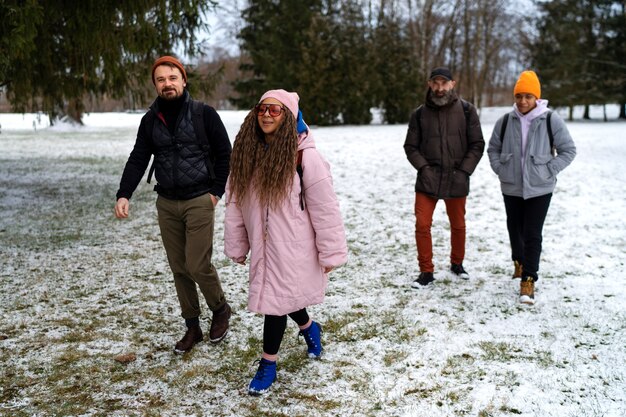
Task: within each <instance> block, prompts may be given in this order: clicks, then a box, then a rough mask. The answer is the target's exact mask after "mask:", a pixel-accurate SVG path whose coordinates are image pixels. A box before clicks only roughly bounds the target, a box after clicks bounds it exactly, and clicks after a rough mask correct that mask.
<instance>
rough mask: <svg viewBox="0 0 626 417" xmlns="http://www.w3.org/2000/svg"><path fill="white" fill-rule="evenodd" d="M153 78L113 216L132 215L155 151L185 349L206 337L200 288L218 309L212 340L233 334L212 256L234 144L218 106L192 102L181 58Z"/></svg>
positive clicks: (179, 346)
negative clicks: (153, 90)
mask: <svg viewBox="0 0 626 417" xmlns="http://www.w3.org/2000/svg"><path fill="white" fill-rule="evenodd" d="M152 82H153V83H154V86H155V88H156V92H157V94H158V97H157V99H156V100H155V101H154V103H152V105H151V106H150V109H149V110H148V112H147V113H146V114H145V115H144V117H143V118H142V119H141V124H140V126H139V130H138V132H137V139H136V141H135V146H134V148H133V150H132V152H131V153H130V157H129V158H128V162H127V163H126V166H125V168H124V172H123V174H122V179H121V181H120V187H119V190H118V192H117V203H116V204H115V216H116V217H117V218H120V219H123V218H127V217H128V213H129V210H130V202H129V200H130V198H131V196H132V194H133V192H134V191H135V189H136V188H137V185H138V184H139V182H140V181H141V178H142V177H143V174H144V173H145V171H146V169H147V167H148V164H149V162H150V158H151V156H152V155H154V162H153V166H152V168H151V169H150V174H149V175H148V182H150V178H151V176H152V172H153V171H154V174H155V178H156V181H157V184H156V185H155V187H154V190H155V191H156V192H157V194H158V197H157V201H156V207H157V212H158V217H159V227H160V229H161V238H162V240H163V246H164V247H165V251H166V253H167V260H168V262H169V265H170V268H171V270H172V273H173V274H174V284H175V286H176V293H177V295H178V300H179V302H180V307H181V310H182V317H183V318H184V319H185V324H186V326H187V331H186V332H185V335H184V336H183V337H182V339H180V341H178V342H177V343H176V346H175V348H174V350H175V352H176V353H184V352H188V351H190V350H191V349H192V348H193V346H194V345H195V344H196V343H198V342H199V341H201V340H202V339H203V334H202V330H201V328H200V319H199V318H200V313H201V309H200V302H199V299H198V291H197V287H199V288H200V291H201V292H202V295H203V296H204V298H205V300H206V302H207V304H208V307H209V309H210V310H211V311H212V312H213V319H212V321H211V327H210V329H209V340H210V341H211V342H213V343H218V342H219V341H221V340H222V339H223V338H224V337H225V336H226V334H227V333H228V328H229V320H230V316H231V309H230V306H229V305H228V303H227V302H226V298H225V296H224V291H223V290H222V286H221V284H220V280H219V277H218V274H217V271H216V269H215V267H214V266H213V264H212V263H211V256H212V252H213V229H214V211H215V207H216V205H217V203H218V202H219V200H220V198H221V197H222V195H223V194H224V187H225V185H226V179H227V178H228V173H229V162H230V153H231V150H232V147H231V144H230V140H229V139H228V134H227V133H226V129H225V128H224V124H223V123H222V120H221V119H220V117H219V115H218V114H217V112H216V111H215V109H213V108H212V107H210V106H208V105H206V104H203V103H200V102H196V101H194V100H192V99H191V97H190V95H189V93H188V92H187V90H186V86H187V73H186V72H185V67H184V66H183V65H182V64H181V63H180V61H179V60H178V59H176V58H174V57H171V56H162V57H160V58H158V59H157V60H156V61H155V62H154V65H153V66H152Z"/></svg>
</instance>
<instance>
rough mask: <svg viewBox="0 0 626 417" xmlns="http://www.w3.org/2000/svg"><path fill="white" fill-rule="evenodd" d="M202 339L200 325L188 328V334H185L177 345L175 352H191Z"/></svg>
mask: <svg viewBox="0 0 626 417" xmlns="http://www.w3.org/2000/svg"><path fill="white" fill-rule="evenodd" d="M202 338H203V336H202V329H200V326H199V325H198V326H192V327H188V328H187V332H185V335H184V336H183V338H182V339H180V340H179V341H178V342H177V343H176V346H175V347H174V352H176V353H185V352H189V351H190V350H191V349H192V348H193V346H194V345H195V344H196V343H198V342H200V341H202Z"/></svg>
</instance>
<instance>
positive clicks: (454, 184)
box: [450, 169, 469, 198]
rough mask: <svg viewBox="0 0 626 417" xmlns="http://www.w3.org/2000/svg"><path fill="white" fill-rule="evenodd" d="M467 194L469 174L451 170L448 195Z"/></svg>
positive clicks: (459, 195)
mask: <svg viewBox="0 0 626 417" xmlns="http://www.w3.org/2000/svg"><path fill="white" fill-rule="evenodd" d="M468 194H469V176H468V175H467V174H466V173H465V172H463V171H459V170H456V169H455V170H454V171H452V180H451V182H450V197H453V198H458V197H466V196H467V195H468Z"/></svg>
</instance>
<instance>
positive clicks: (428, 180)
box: [415, 165, 440, 194]
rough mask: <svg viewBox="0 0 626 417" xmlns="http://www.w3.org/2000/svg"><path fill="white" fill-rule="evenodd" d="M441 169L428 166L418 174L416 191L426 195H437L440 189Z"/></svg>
mask: <svg viewBox="0 0 626 417" xmlns="http://www.w3.org/2000/svg"><path fill="white" fill-rule="evenodd" d="M439 172H440V168H439V167H438V166H432V165H426V166H425V167H423V168H422V169H420V170H419V172H418V174H417V183H416V184H415V191H420V192H423V193H426V194H436V193H437V189H438V188H439V177H440V174H439Z"/></svg>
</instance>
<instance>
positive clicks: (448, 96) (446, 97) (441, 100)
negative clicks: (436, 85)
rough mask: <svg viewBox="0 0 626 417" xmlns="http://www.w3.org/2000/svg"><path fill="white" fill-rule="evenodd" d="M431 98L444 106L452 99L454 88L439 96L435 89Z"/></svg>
mask: <svg viewBox="0 0 626 417" xmlns="http://www.w3.org/2000/svg"><path fill="white" fill-rule="evenodd" d="M430 99H431V100H432V101H433V103H435V105H436V106H439V107H442V106H445V105H446V104H448V103H450V102H451V101H452V90H448V91H446V92H445V93H444V94H443V96H442V97H437V95H436V94H435V92H434V91H432V92H431V95H430Z"/></svg>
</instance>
